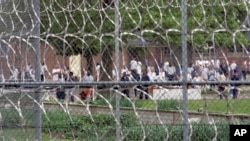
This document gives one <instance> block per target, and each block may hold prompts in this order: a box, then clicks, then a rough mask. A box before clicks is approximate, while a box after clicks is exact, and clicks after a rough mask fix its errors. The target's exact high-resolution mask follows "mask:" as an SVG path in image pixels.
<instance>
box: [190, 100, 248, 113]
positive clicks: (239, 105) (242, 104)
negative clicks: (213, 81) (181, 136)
mask: <svg viewBox="0 0 250 141" xmlns="http://www.w3.org/2000/svg"><path fill="white" fill-rule="evenodd" d="M199 108H202V109H203V111H204V110H206V111H208V112H213V113H233V114H250V99H229V100H224V99H223V100H221V99H212V100H189V101H188V109H189V110H191V111H197V110H198V109H199Z"/></svg>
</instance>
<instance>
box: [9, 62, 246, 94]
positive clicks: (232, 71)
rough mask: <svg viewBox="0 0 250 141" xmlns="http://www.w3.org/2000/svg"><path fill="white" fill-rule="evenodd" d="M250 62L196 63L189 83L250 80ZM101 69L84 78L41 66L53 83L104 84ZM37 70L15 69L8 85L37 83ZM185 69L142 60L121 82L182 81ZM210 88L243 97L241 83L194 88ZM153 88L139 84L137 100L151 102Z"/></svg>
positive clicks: (190, 67)
mask: <svg viewBox="0 0 250 141" xmlns="http://www.w3.org/2000/svg"><path fill="white" fill-rule="evenodd" d="M249 66H250V62H247V61H243V62H242V63H241V64H237V63H236V61H231V62H229V61H226V60H195V61H194V62H192V63H190V64H189V65H188V68H187V81H189V82H209V81H211V82H216V81H218V82H223V81H227V80H231V81H241V80H246V79H247V74H248V72H249V68H250V67H249ZM100 70H101V65H100V64H99V63H97V64H96V68H95V75H93V74H91V73H90V72H89V71H85V70H83V71H84V75H83V77H82V78H80V79H79V78H77V77H75V76H74V74H73V72H72V71H71V70H70V69H69V67H60V66H58V65H56V66H55V67H54V68H53V69H52V71H51V72H49V71H48V68H47V66H46V64H44V63H41V71H40V72H41V81H45V73H46V72H47V73H48V74H49V76H51V78H52V81H53V82H73V81H88V82H91V81H99V80H100ZM34 72H35V71H34V69H33V66H32V65H30V64H29V63H28V64H27V66H26V67H25V69H24V70H23V71H21V70H20V69H17V68H12V69H11V74H12V75H11V76H10V78H9V79H8V81H20V80H21V81H25V80H26V81H35V74H34ZM182 76H183V74H182V67H181V65H178V66H175V65H173V64H171V63H170V62H168V61H166V62H155V63H154V65H147V64H143V63H142V62H141V61H139V60H138V59H132V60H131V61H130V62H129V64H128V66H126V65H124V66H123V68H122V69H121V72H120V75H119V77H120V78H118V80H120V81H153V82H164V81H181V80H182ZM112 79H113V80H117V73H116V71H115V70H113V71H112ZM207 86H208V87H209V89H211V90H216V91H218V95H219V97H220V98H227V97H228V95H227V94H226V88H229V94H230V96H232V98H234V99H236V98H237V97H238V94H239V86H240V85H239V83H237V84H229V85H225V84H224V85H222V84H221V85H213V84H209V85H205V86H204V85H192V86H190V87H192V88H204V87H207ZM120 87H121V92H122V93H123V94H124V96H127V97H131V95H130V92H131V91H130V89H129V88H128V86H126V85H121V86H120ZM92 88H93V86H85V87H84V88H83V91H82V92H81V93H80V98H81V99H86V97H87V95H88V94H90V93H93V91H92V90H93V89H92ZM150 88H151V85H148V84H147V83H144V84H139V85H136V86H134V87H133V93H134V96H135V97H138V98H139V99H144V98H145V99H148V96H149V95H148V93H149V89H150ZM57 91H58V92H57V97H58V98H59V99H64V98H65V94H64V89H62V88H58V90H57Z"/></svg>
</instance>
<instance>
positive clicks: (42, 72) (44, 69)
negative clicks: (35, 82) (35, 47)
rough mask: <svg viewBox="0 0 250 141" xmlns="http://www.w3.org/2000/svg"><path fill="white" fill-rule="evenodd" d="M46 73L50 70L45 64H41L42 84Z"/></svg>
mask: <svg viewBox="0 0 250 141" xmlns="http://www.w3.org/2000/svg"><path fill="white" fill-rule="evenodd" d="M45 72H48V68H47V66H46V65H45V63H44V62H42V64H41V82H44V81H45Z"/></svg>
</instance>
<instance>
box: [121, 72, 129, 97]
mask: <svg viewBox="0 0 250 141" xmlns="http://www.w3.org/2000/svg"><path fill="white" fill-rule="evenodd" d="M121 81H129V77H128V74H127V73H126V72H123V73H122V77H121ZM121 88H122V93H123V94H125V95H126V96H127V97H128V98H129V97H130V96H129V89H128V86H127V85H122V86H121Z"/></svg>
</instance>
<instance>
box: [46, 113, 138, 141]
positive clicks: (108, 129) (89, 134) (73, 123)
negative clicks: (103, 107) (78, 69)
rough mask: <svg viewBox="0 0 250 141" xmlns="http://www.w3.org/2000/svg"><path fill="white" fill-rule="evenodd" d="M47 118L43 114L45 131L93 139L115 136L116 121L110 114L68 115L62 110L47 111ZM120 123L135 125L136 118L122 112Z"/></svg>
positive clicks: (69, 137)
mask: <svg viewBox="0 0 250 141" xmlns="http://www.w3.org/2000/svg"><path fill="white" fill-rule="evenodd" d="M47 117H48V118H49V119H47V118H45V115H43V118H42V119H43V121H42V127H43V131H44V132H45V133H48V132H49V131H50V132H54V133H56V134H64V135H65V138H67V139H73V138H79V139H86V140H94V139H97V138H100V137H101V138H112V137H115V130H116V122H115V117H114V116H113V115H111V114H96V115H92V116H89V115H70V116H68V115H67V114H66V113H64V112H63V111H53V112H47ZM120 121H121V125H122V127H123V128H127V127H129V126H135V124H137V120H136V117H135V115H133V114H122V115H121V118H120Z"/></svg>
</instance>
